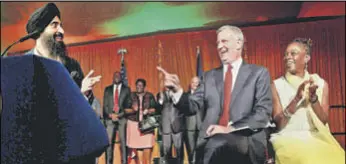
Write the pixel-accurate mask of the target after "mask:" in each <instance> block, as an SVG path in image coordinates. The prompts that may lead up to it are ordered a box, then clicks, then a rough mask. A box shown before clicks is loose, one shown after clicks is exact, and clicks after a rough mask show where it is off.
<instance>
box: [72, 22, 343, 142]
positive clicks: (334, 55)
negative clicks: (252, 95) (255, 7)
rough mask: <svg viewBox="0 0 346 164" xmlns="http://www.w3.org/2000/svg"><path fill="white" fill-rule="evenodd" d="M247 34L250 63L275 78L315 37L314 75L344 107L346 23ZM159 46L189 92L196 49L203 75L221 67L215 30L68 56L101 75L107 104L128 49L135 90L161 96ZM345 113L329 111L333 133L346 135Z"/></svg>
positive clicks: (95, 47)
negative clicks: (288, 56) (298, 40)
mask: <svg viewBox="0 0 346 164" xmlns="http://www.w3.org/2000/svg"><path fill="white" fill-rule="evenodd" d="M242 30H243V32H244V35H245V37H246V45H245V55H244V59H245V61H247V62H248V63H253V64H259V65H263V66H265V67H267V68H268V69H269V71H270V74H271V77H272V79H275V78H277V77H279V76H280V75H282V73H283V72H284V69H283V68H284V67H283V61H282V58H283V53H284V50H285V48H286V46H287V44H288V43H289V42H290V41H291V40H293V39H294V38H295V37H307V38H311V39H312V40H313V49H312V57H311V61H310V63H309V66H308V70H309V72H311V73H318V74H319V75H320V76H321V77H322V78H324V79H325V80H326V81H327V82H328V84H329V88H330V96H329V97H330V104H331V105H341V104H343V105H344V104H345V63H344V61H345V46H344V45H345V19H344V18H338V19H333V20H321V21H313V22H302V23H291V24H279V25H266V26H254V27H244V28H242ZM159 41H161V43H162V47H163V53H162V54H163V55H162V65H163V67H164V68H165V69H166V70H167V71H169V72H174V73H176V74H177V75H178V76H179V77H180V80H181V83H182V85H183V87H184V89H187V88H188V84H189V81H190V79H191V77H192V76H194V75H195V72H196V47H197V46H200V47H201V54H202V58H203V67H204V70H210V69H212V68H215V67H217V66H219V65H220V60H219V57H218V55H217V51H216V33H215V30H202V31H195V32H181V33H169V34H156V35H152V36H143V37H138V38H129V39H120V40H116V41H109V42H102V43H93V44H85V45H81V46H70V47H69V48H68V49H69V55H70V56H71V57H73V58H75V59H77V60H78V61H80V64H81V66H82V68H83V70H84V73H85V74H86V73H88V71H89V70H91V69H94V70H95V75H99V74H100V75H102V80H101V82H100V83H99V84H97V85H96V86H95V88H94V92H95V95H96V97H97V98H98V99H100V100H101V102H102V97H103V90H104V88H105V87H106V86H107V85H110V84H111V82H112V76H113V72H114V71H117V70H118V71H119V70H120V59H121V56H120V55H118V54H117V50H118V49H119V48H126V49H127V51H128V53H127V54H126V55H125V61H126V68H127V73H128V74H127V75H128V80H129V85H130V87H131V89H132V90H134V89H135V86H134V83H135V80H136V79H137V78H144V79H146V80H147V90H148V91H150V92H153V93H154V94H156V93H157V92H158V90H159V81H158V72H157V71H156V66H157V61H158V42H159ZM344 114H345V112H344V109H331V110H330V124H331V130H332V131H333V132H345V124H344V122H345V117H344ZM338 138H340V137H338ZM341 138H343V137H341ZM343 143H345V142H344V141H343Z"/></svg>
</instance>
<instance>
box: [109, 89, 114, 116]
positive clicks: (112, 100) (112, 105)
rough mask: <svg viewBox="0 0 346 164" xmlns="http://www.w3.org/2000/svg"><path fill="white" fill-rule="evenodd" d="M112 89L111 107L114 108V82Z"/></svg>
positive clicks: (110, 91)
mask: <svg viewBox="0 0 346 164" xmlns="http://www.w3.org/2000/svg"><path fill="white" fill-rule="evenodd" d="M110 88H111V89H110V90H109V94H110V99H111V101H110V102H111V103H112V104H111V107H113V108H114V93H113V92H114V84H113V85H112V87H110ZM113 108H112V110H113Z"/></svg>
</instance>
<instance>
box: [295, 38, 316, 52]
mask: <svg viewBox="0 0 346 164" xmlns="http://www.w3.org/2000/svg"><path fill="white" fill-rule="evenodd" d="M291 43H300V44H302V45H304V47H305V51H306V54H307V55H310V56H311V49H312V40H311V39H310V38H309V39H308V38H295V39H293V41H292V42H291Z"/></svg>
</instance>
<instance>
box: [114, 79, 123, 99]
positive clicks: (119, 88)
mask: <svg viewBox="0 0 346 164" xmlns="http://www.w3.org/2000/svg"><path fill="white" fill-rule="evenodd" d="M121 85H122V84H121V83H120V84H118V85H116V84H114V85H113V99H114V97H115V90H116V87H118V96H120V90H121ZM118 98H119V97H118Z"/></svg>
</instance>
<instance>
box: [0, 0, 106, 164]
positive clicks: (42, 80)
mask: <svg viewBox="0 0 346 164" xmlns="http://www.w3.org/2000/svg"><path fill="white" fill-rule="evenodd" d="M27 32H28V33H32V32H37V33H38V34H37V35H34V36H33V37H32V39H35V41H36V45H35V48H34V49H32V50H31V51H30V52H29V53H28V54H29V55H23V56H13V57H1V69H0V70H1V89H0V95H1V100H2V101H1V108H0V109H1V164H94V163H95V158H96V157H98V156H100V155H101V153H103V152H104V150H105V148H106V147H107V146H108V144H109V140H108V136H107V132H106V129H105V128H104V126H103V125H102V123H101V122H100V120H99V118H98V117H97V116H96V114H95V112H94V111H93V109H92V108H91V106H90V105H89V104H88V101H87V100H86V99H85V97H83V95H82V94H81V93H80V92H81V91H82V92H83V93H90V90H91V88H92V86H93V85H94V84H95V83H96V82H97V81H98V80H99V77H90V76H91V74H92V71H91V72H90V73H89V74H88V75H87V76H86V77H84V80H81V79H83V72H82V70H81V69H80V65H79V63H78V62H77V61H76V60H73V59H72V58H69V57H68V56H67V55H66V48H65V45H64V42H63V36H64V35H63V34H64V30H63V28H62V25H61V20H60V12H59V10H58V8H57V7H56V5H55V4H53V3H48V4H47V5H45V6H44V7H42V8H40V9H38V10H36V11H35V12H34V13H33V14H32V15H31V17H30V20H29V22H28V24H27ZM51 59H53V60H51ZM61 63H63V64H65V67H64V66H63V65H62V64H61ZM19 66H20V67H19ZM66 68H67V69H66ZM71 76H72V78H71ZM97 78H98V79H97ZM72 79H74V80H76V79H77V84H78V83H79V82H78V79H79V80H80V83H79V86H81V88H80V87H78V86H77V85H76V84H75V82H74V81H73V80H72Z"/></svg>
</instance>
